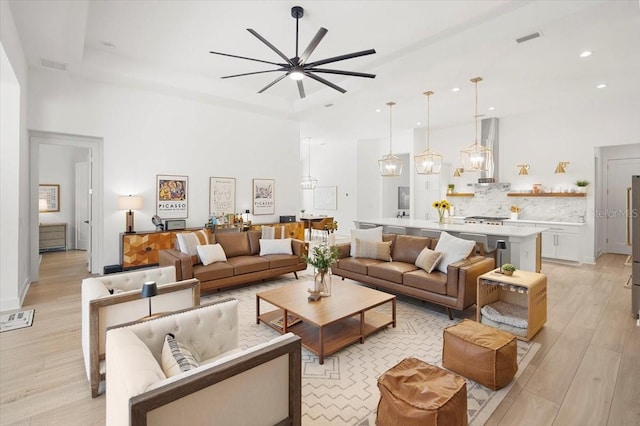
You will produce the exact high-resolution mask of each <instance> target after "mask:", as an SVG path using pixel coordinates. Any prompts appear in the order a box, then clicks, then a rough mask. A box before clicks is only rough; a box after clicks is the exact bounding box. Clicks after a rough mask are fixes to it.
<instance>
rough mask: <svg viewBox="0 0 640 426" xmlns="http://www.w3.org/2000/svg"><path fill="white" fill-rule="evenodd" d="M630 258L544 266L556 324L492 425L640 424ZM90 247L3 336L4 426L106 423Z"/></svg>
mask: <svg viewBox="0 0 640 426" xmlns="http://www.w3.org/2000/svg"><path fill="white" fill-rule="evenodd" d="M624 260H625V257H624V256H620V255H605V256H602V257H601V258H600V259H599V260H598V263H597V265H582V266H580V267H576V266H566V265H559V264H554V263H544V265H543V272H544V273H545V274H547V275H548V312H549V314H548V321H547V324H546V325H545V327H544V328H543V329H542V330H541V331H540V332H539V333H538V334H537V335H536V337H535V338H534V340H535V341H536V342H539V343H541V344H542V348H541V349H540V350H539V351H538V353H537V354H536V356H535V358H534V359H533V361H532V362H531V364H530V366H529V367H527V369H526V370H525V371H524V373H523V374H522V375H521V377H520V378H519V379H518V381H517V383H516V384H515V385H514V387H513V388H512V390H511V391H510V393H509V394H508V396H507V397H506V398H505V400H504V401H503V402H502V404H501V405H500V406H499V407H498V409H497V410H496V411H495V412H494V414H493V415H492V417H491V418H490V419H489V421H488V423H487V424H489V425H536V426H538V425H547V424H548V425H558V426H565V425H580V426H585V425H594V426H595V425H597V426H599V425H609V426H623V425H629V426H631V425H634V426H638V425H640V327H637V326H636V323H635V320H634V319H633V316H632V314H631V312H630V311H631V307H630V298H631V294H630V290H629V289H625V288H623V285H624V283H625V282H626V280H627V277H628V275H629V274H630V269H629V267H626V266H623V263H624ZM87 275H88V274H87V273H86V268H85V265H84V253H83V252H73V251H71V252H57V253H47V254H44V255H43V258H42V264H41V271H40V277H41V280H40V281H39V282H37V283H34V284H32V285H31V288H30V289H29V292H28V294H27V297H26V300H25V306H24V307H25V308H31V307H35V308H36V315H35V321H34V325H33V326H32V327H30V328H26V329H21V330H14V331H9V332H5V333H1V334H0V424H2V425H13V424H19V425H94V424H95V425H102V424H104V412H105V399H104V395H102V396H100V397H99V398H95V399H92V398H91V394H90V390H89V384H88V382H87V378H86V376H85V372H84V365H83V360H82V350H81V344H80V282H81V280H82V278H84V277H85V276H87Z"/></svg>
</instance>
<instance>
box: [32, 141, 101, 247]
mask: <svg viewBox="0 0 640 426" xmlns="http://www.w3.org/2000/svg"><path fill="white" fill-rule="evenodd" d="M87 161H89V149H87V148H78V147H72V146H64V145H46V144H41V145H40V173H39V176H40V178H39V181H40V184H56V185H60V211H59V212H46V213H39V215H38V216H39V218H40V223H45V224H46V223H66V224H67V247H68V248H69V249H70V250H71V249H75V235H76V214H75V213H76V210H75V206H76V194H75V185H76V170H75V165H76V163H80V162H87Z"/></svg>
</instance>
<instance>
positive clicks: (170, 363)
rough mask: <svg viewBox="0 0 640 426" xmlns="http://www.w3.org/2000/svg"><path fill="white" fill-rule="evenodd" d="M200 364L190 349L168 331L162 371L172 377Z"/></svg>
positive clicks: (163, 350) (163, 348)
mask: <svg viewBox="0 0 640 426" xmlns="http://www.w3.org/2000/svg"><path fill="white" fill-rule="evenodd" d="M199 366H200V365H199V363H198V361H196V359H195V357H194V356H193V354H192V353H191V351H190V350H189V349H187V348H186V347H185V346H184V345H183V344H182V343H180V342H178V341H177V340H176V338H175V336H174V335H173V334H171V333H168V334H167V335H166V336H165V337H164V345H163V346H162V371H164V374H165V376H167V377H171V376H175V375H176V374H180V373H182V372H184V371H189V370H193V369H194V368H198V367H199Z"/></svg>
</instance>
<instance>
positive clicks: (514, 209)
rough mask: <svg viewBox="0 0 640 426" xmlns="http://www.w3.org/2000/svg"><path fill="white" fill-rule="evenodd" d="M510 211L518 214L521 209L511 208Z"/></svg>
mask: <svg viewBox="0 0 640 426" xmlns="http://www.w3.org/2000/svg"><path fill="white" fill-rule="evenodd" d="M510 210H511V213H520V212H521V211H522V207H518V206H511V207H510Z"/></svg>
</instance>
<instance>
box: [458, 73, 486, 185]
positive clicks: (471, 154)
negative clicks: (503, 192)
mask: <svg viewBox="0 0 640 426" xmlns="http://www.w3.org/2000/svg"><path fill="white" fill-rule="evenodd" d="M480 81H482V78H481V77H475V78H472V79H471V82H472V83H474V84H475V88H476V108H475V111H476V113H475V116H474V117H475V123H476V139H475V143H474V144H473V145H471V146H470V147H468V148H465V149H463V150H462V151H460V158H461V160H462V168H463V169H464V171H465V172H488V171H489V170H491V169H492V166H493V152H492V151H491V150H490V149H489V148H487V147H486V146H482V145H480V144H479V143H478V82H480Z"/></svg>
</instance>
